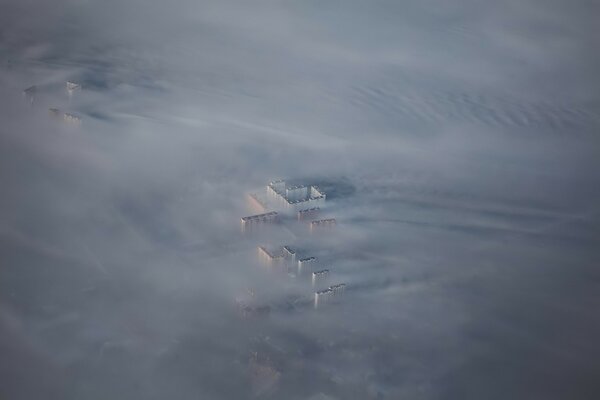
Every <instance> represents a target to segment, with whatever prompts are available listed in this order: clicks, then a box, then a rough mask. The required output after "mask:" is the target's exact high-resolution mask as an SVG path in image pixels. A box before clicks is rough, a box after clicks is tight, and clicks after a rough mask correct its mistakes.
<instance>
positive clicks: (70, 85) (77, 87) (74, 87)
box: [67, 81, 81, 95]
mask: <svg viewBox="0 0 600 400" xmlns="http://www.w3.org/2000/svg"><path fill="white" fill-rule="evenodd" d="M80 89H81V85H80V84H79V83H75V82H69V81H67V93H69V95H73V93H74V92H75V91H76V90H80Z"/></svg>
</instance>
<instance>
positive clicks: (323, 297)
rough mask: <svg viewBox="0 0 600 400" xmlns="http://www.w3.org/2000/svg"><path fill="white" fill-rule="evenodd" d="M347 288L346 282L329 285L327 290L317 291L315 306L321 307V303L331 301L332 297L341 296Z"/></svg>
mask: <svg viewBox="0 0 600 400" xmlns="http://www.w3.org/2000/svg"><path fill="white" fill-rule="evenodd" d="M345 290H346V284H345V283H340V284H337V285H333V286H329V287H328V288H327V289H325V290H319V291H317V292H315V308H317V307H319V305H320V304H322V303H324V302H326V301H329V300H330V299H331V298H332V297H335V296H339V295H341V294H342V293H344V291H345Z"/></svg>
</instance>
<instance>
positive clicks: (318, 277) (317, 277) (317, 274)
mask: <svg viewBox="0 0 600 400" xmlns="http://www.w3.org/2000/svg"><path fill="white" fill-rule="evenodd" d="M328 276H329V270H328V269H322V270H320V271H314V272H313V273H312V285H313V287H315V286H317V285H318V284H319V283H320V282H323V281H325V280H326V279H327V277H328Z"/></svg>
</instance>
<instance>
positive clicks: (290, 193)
mask: <svg viewBox="0 0 600 400" xmlns="http://www.w3.org/2000/svg"><path fill="white" fill-rule="evenodd" d="M267 195H268V197H269V199H270V200H272V201H273V202H274V203H275V205H276V207H278V208H279V209H282V210H283V211H286V212H297V211H300V210H305V209H309V208H315V207H320V206H323V205H324V204H325V199H326V196H325V193H323V192H322V191H321V190H320V189H319V188H318V187H317V186H304V185H300V186H287V185H286V183H285V181H283V180H278V181H273V182H270V183H269V184H268V185H267Z"/></svg>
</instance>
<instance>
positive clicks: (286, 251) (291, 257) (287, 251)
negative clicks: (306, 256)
mask: <svg viewBox="0 0 600 400" xmlns="http://www.w3.org/2000/svg"><path fill="white" fill-rule="evenodd" d="M283 258H285V259H286V260H288V262H289V263H290V264H292V265H293V264H296V251H295V250H293V249H292V248H291V247H289V246H283Z"/></svg>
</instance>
